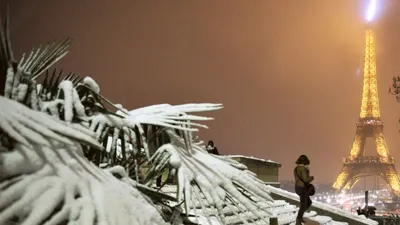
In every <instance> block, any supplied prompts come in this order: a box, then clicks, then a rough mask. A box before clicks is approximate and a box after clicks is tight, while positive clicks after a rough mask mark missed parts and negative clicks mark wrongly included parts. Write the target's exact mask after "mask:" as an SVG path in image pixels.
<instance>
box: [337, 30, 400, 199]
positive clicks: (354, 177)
mask: <svg viewBox="0 0 400 225" xmlns="http://www.w3.org/2000/svg"><path fill="white" fill-rule="evenodd" d="M364 60H365V61H364V84H363V92H362V100H361V112H360V118H359V120H358V122H357V124H356V127H357V128H356V135H355V138H354V142H353V145H352V148H351V151H350V154H349V156H348V157H347V158H344V160H343V167H342V170H341V172H340V174H339V176H338V177H337V179H336V182H335V183H334V184H333V187H334V188H335V189H337V190H344V191H345V190H348V189H351V188H353V186H354V185H355V184H356V183H357V182H358V181H359V180H360V179H362V178H365V177H367V176H378V177H381V178H382V179H383V180H385V181H386V182H387V183H388V184H389V185H390V187H391V189H392V190H393V193H394V194H395V195H397V196H400V179H399V177H398V175H397V172H396V168H395V164H394V162H395V161H394V158H393V157H392V156H390V154H389V150H388V147H387V145H386V142H385V137H384V136H383V123H382V120H381V116H380V110H379V96H378V87H377V75H376V59H375V38H374V33H373V29H372V28H371V27H368V28H367V29H366V42H365V58H364ZM367 138H374V139H375V146H376V152H377V155H376V156H366V155H365V149H364V148H365V142H366V139H367Z"/></svg>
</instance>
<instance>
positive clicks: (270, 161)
mask: <svg viewBox="0 0 400 225" xmlns="http://www.w3.org/2000/svg"><path fill="white" fill-rule="evenodd" d="M226 156H227V157H230V158H245V159H252V160H256V161H261V162H267V163H273V164H277V165H281V164H280V163H278V162H275V161H272V160H270V159H261V158H257V157H254V156H246V155H226Z"/></svg>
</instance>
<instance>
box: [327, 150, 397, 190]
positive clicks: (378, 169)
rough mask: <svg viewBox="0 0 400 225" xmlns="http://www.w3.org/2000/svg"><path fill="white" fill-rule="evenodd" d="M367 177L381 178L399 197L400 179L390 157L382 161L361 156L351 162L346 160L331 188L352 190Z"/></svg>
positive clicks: (377, 158)
mask: <svg viewBox="0 0 400 225" xmlns="http://www.w3.org/2000/svg"><path fill="white" fill-rule="evenodd" d="M368 176H378V177H380V178H382V179H383V180H385V181H386V182H387V183H388V184H389V186H390V188H391V189H392V191H393V194H394V195H395V196H397V197H399V196H400V179H399V177H398V176H397V172H396V169H395V165H394V159H393V158H392V157H390V158H387V159H383V158H380V157H379V156H361V157H358V158H356V159H353V160H350V159H349V158H346V159H345V160H344V164H343V167H342V170H341V172H340V174H339V176H338V178H337V180H336V182H335V184H334V185H333V187H334V188H335V189H338V190H343V191H347V190H349V189H351V188H353V187H354V185H355V184H356V183H357V182H358V181H359V180H360V179H362V178H365V177H368Z"/></svg>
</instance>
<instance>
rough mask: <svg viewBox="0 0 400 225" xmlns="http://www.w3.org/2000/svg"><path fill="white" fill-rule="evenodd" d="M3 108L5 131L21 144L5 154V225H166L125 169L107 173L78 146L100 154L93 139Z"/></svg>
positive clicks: (1, 167) (0, 184) (1, 210)
mask: <svg viewBox="0 0 400 225" xmlns="http://www.w3.org/2000/svg"><path fill="white" fill-rule="evenodd" d="M0 104H1V105H2V106H4V108H3V107H1V109H2V111H1V113H0V121H1V123H0V128H1V130H2V131H6V133H7V134H9V135H10V136H11V137H13V138H14V139H15V140H17V143H15V145H14V148H13V149H12V151H7V152H4V151H1V152H0V159H1V164H0V171H1V173H0V174H1V177H0V224H6V223H7V222H10V221H15V222H18V223H19V224H24V225H28V224H29V225H33V224H45V225H51V224H63V222H64V221H69V224H82V225H90V224H110V225H119V224H145V225H147V224H148V225H153V224H154V225H158V224H160V225H161V224H166V223H165V222H164V220H163V219H162V217H161V216H160V214H159V212H158V211H157V209H156V208H155V207H154V206H153V205H152V204H151V203H149V202H148V201H147V200H146V199H145V198H144V197H143V196H142V194H141V193H140V192H139V191H138V190H137V189H136V188H135V184H136V183H135V182H134V181H133V180H131V179H130V178H128V177H127V175H126V174H124V173H123V172H122V171H123V169H122V171H121V168H118V167H117V168H115V169H109V170H105V171H104V170H102V169H100V168H98V167H96V166H94V165H93V164H92V163H90V162H89V161H87V160H86V159H85V158H84V157H83V155H82V149H81V146H80V145H79V144H78V142H76V141H79V142H85V143H87V144H90V145H92V146H94V147H97V148H101V146H100V145H99V143H98V142H97V141H96V140H95V139H94V134H93V133H90V132H89V131H86V132H85V133H83V132H79V131H77V130H76V129H73V128H71V127H69V126H68V125H67V124H64V123H61V122H60V121H56V120H54V119H53V118H52V117H49V116H47V115H45V114H42V113H40V112H36V111H32V110H30V109H28V108H26V107H24V106H22V105H20V104H18V103H17V102H14V101H10V100H8V99H5V98H3V97H0ZM4 109H7V110H4ZM37 120H40V123H35V121H37ZM32 121H33V122H32ZM49 125H51V126H49ZM113 171H114V172H115V173H118V174H119V175H120V176H121V175H122V179H121V180H118V179H117V178H115V177H114V176H113V175H112V173H113ZM54 210H55V211H54ZM144 214H146V215H148V216H145V217H144V216H142V215H144Z"/></svg>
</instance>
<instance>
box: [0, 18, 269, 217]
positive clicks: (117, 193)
mask: <svg viewBox="0 0 400 225" xmlns="http://www.w3.org/2000/svg"><path fill="white" fill-rule="evenodd" d="M70 44H71V40H70V39H66V40H65V41H62V42H53V43H50V44H48V45H45V46H42V47H39V48H35V49H33V50H32V51H31V52H30V54H27V55H23V56H22V57H21V59H19V60H17V59H16V58H15V57H14V54H13V52H12V47H11V42H10V39H9V29H8V19H6V23H5V26H1V27H0V77H1V76H3V77H5V86H4V95H3V96H0V106H1V107H0V224H10V223H12V224H24V225H32V224H46V225H58V224H82V225H90V224H99V225H103V224H104V225H106V224H109V225H124V224H135V225H136V224H137V225H141V224H144V225H147V224H148V225H158V224H182V223H185V221H187V220H186V219H185V218H184V217H182V215H181V212H183V213H186V214H188V213H189V212H191V211H192V209H193V208H194V204H193V202H199V203H200V204H201V205H202V210H203V215H209V213H208V210H206V208H205V207H204V205H211V206H213V207H214V208H215V210H216V212H215V213H214V215H215V216H216V217H217V219H218V220H219V222H220V223H221V224H228V222H227V221H226V219H225V217H224V212H223V207H225V206H229V207H230V208H232V209H235V210H234V211H235V212H236V211H238V210H243V209H246V210H247V211H249V212H250V213H251V214H252V217H253V218H254V215H255V216H256V218H257V219H256V221H258V222H259V223H260V224H267V223H268V218H269V217H270V216H271V215H272V213H271V212H269V210H268V207H260V206H259V205H258V204H255V203H254V202H253V201H252V200H251V198H250V197H249V193H250V194H251V195H252V196H255V197H257V198H258V199H263V200H264V201H265V202H266V205H268V202H271V201H272V199H271V197H270V196H269V193H268V192H267V191H265V190H263V184H262V182H261V181H259V180H258V179H256V178H255V177H254V176H253V175H251V174H250V173H248V172H247V171H246V168H245V167H244V166H243V165H241V164H239V163H237V162H235V161H233V160H230V159H228V158H226V157H224V156H215V155H210V154H208V153H207V152H206V151H205V149H204V147H203V146H201V144H202V142H200V141H198V140H197V138H194V136H193V132H196V131H198V128H207V127H206V126H205V125H202V124H200V123H197V122H195V121H204V120H210V119H212V118H208V117H203V116H198V115H193V114H191V113H198V112H203V111H210V110H217V109H220V108H222V105H221V104H209V103H205V104H185V105H178V106H171V105H169V104H161V105H153V106H149V107H144V108H139V109H136V110H131V111H130V110H127V109H125V108H124V107H123V106H121V105H119V104H115V103H112V102H111V101H110V100H108V99H106V98H105V97H104V96H102V95H101V93H100V87H99V85H98V84H97V83H96V82H95V80H94V79H92V78H90V77H84V78H82V77H80V76H78V75H76V74H67V75H65V74H64V73H63V72H62V71H57V70H56V69H53V70H52V72H50V71H49V68H50V67H52V66H54V65H55V63H56V62H57V61H59V60H60V59H62V58H63V57H64V56H65V55H66V54H67V53H68V51H69V46H70ZM193 140H196V141H195V142H194V141H193ZM142 165H146V166H147V167H148V168H149V169H148V172H147V174H146V176H145V177H144V179H139V167H141V166H142ZM168 169H169V170H170V172H171V175H172V176H176V178H177V180H178V189H177V193H176V198H172V197H170V196H168V195H166V194H163V193H162V192H161V191H159V190H157V189H155V188H153V187H152V182H153V181H154V180H155V179H156V178H157V177H158V176H160V174H162V173H163V172H164V171H165V170H168ZM171 202H175V203H171ZM181 203H183V205H184V207H183V208H182V209H181V208H180V206H181ZM166 211H168V212H169V213H166ZM177 215H178V216H177ZM234 216H237V217H238V218H239V217H240V220H241V221H242V223H243V224H247V223H248V222H249V221H248V220H249V219H248V218H247V217H246V216H239V215H238V214H236V215H234ZM209 222H210V221H209ZM210 224H211V222H210Z"/></svg>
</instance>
